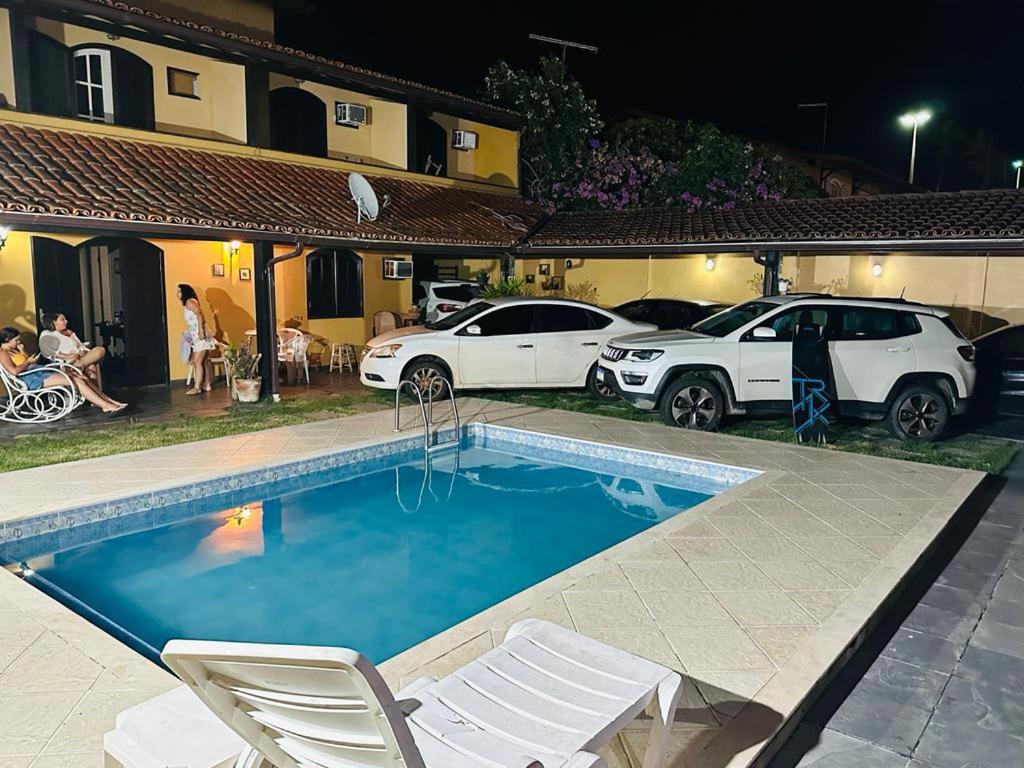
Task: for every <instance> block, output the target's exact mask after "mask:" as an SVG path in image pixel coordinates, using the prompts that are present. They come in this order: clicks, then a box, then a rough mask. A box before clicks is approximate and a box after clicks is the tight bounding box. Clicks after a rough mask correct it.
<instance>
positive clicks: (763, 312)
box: [594, 294, 975, 440]
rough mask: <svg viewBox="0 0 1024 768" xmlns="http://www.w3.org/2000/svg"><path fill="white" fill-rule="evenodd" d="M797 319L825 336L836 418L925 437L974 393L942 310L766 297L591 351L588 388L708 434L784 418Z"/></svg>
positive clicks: (969, 366)
mask: <svg viewBox="0 0 1024 768" xmlns="http://www.w3.org/2000/svg"><path fill="white" fill-rule="evenodd" d="M797 322H812V323H816V324H818V325H821V326H822V328H823V329H824V333H825V335H826V337H827V338H828V346H829V353H830V358H831V363H832V374H833V388H834V394H835V397H836V400H837V401H838V402H837V404H836V405H837V407H838V410H839V414H840V415H842V416H853V417H858V418H868V419H886V420H887V422H888V426H889V429H890V430H891V431H892V432H893V434H895V435H896V436H897V437H900V438H904V439H911V438H913V439H921V440H935V439H937V438H938V437H940V436H941V435H942V434H943V432H944V431H945V430H946V428H947V426H948V424H949V417H950V415H951V414H959V413H963V411H964V410H965V409H966V406H967V400H968V398H969V397H970V395H971V391H972V390H973V388H974V379H975V368H974V347H973V346H972V345H971V343H970V342H969V341H967V340H966V339H965V338H964V337H963V336H962V335H961V333H960V332H959V331H958V330H957V329H956V326H955V325H953V322H952V321H951V320H950V318H949V315H948V313H946V312H944V311H942V310H939V309H933V308H931V307H926V306H923V305H920V304H914V303H912V302H908V301H903V300H877V301H876V300H873V299H854V298H834V297H832V296H828V295H808V294H804V295H799V294H798V295H789V296H768V297H764V298H760V299H756V300H754V301H748V302H746V303H744V304H738V305H737V306H735V307H732V308H730V309H727V310H725V311H724V312H719V313H718V314H717V315H712V316H711V317H709V318H707V319H706V320H702V321H701V322H699V323H697V324H696V325H695V326H693V327H692V328H691V329H690V330H687V331H663V332H658V333H637V334H632V335H629V336H619V337H617V338H614V339H612V340H611V341H610V342H609V343H608V344H607V345H606V346H605V347H604V348H603V349H602V350H601V360H600V363H599V367H598V370H597V372H596V373H595V376H594V379H595V386H596V385H597V384H601V385H604V386H605V387H610V388H611V389H613V390H614V391H615V392H616V393H617V394H618V395H619V396H620V397H622V398H623V399H624V400H627V401H628V402H630V403H632V404H633V405H635V406H636V407H637V408H642V409H645V410H654V409H658V411H659V412H660V414H661V418H662V420H663V421H664V422H665V423H666V424H669V425H673V426H681V427H688V428H691V429H704V430H713V429H715V428H716V427H717V426H718V424H719V422H720V421H721V419H722V417H723V416H726V415H734V414H755V413H789V412H791V409H792V405H791V403H792V391H791V386H792V384H791V381H792V374H791V371H792V357H793V355H792V340H793V328H794V326H795V325H796V324H797Z"/></svg>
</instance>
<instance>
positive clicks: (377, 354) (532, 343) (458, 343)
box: [359, 297, 656, 397]
mask: <svg viewBox="0 0 1024 768" xmlns="http://www.w3.org/2000/svg"><path fill="white" fill-rule="evenodd" d="M653 330H656V328H655V326H653V325H650V324H648V323H634V322H632V321H630V320H626V319H625V318H623V317H619V316H618V315H616V314H615V313H614V312H609V311H608V310H605V309H601V308H600V307H595V306H592V305H590V304H584V303H582V302H577V301H566V300H562V299H544V298H540V299H538V298H523V297H516V298H501V299H486V300H478V301H476V302H474V303H473V304H470V305H468V306H466V307H465V308H463V309H461V310H459V311H458V312H456V313H455V314H453V315H450V316H449V317H446V318H443V319H441V320H438V321H437V322H435V323H429V324H427V325H425V326H424V325H421V326H413V327H410V328H397V329H395V330H393V331H388V332H387V333H382V334H381V335H380V336H377V337H375V338H373V339H370V341H369V342H367V344H366V348H365V349H364V350H363V358H362V361H361V362H360V365H359V378H360V380H361V381H362V382H363V384H366V385H367V386H370V387H377V388H379V389H395V388H397V387H398V385H399V383H400V382H401V381H403V380H408V381H412V382H413V383H415V384H416V385H417V386H418V387H419V388H420V391H422V392H427V391H428V390H429V391H430V392H431V393H432V394H433V396H435V397H437V396H438V395H441V394H444V392H443V384H442V383H441V377H444V378H445V379H447V380H448V381H450V382H452V385H453V386H454V387H455V389H465V388H481V389H486V388H501V387H566V388H569V387H585V386H587V385H588V384H589V383H591V379H592V377H593V375H594V371H595V370H596V368H597V356H598V353H599V352H600V350H601V347H602V346H603V345H604V344H605V343H606V342H607V341H608V340H609V339H610V338H612V337H613V336H621V335H623V334H628V333H640V332H644V331H653Z"/></svg>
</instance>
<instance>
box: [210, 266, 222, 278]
mask: <svg viewBox="0 0 1024 768" xmlns="http://www.w3.org/2000/svg"><path fill="white" fill-rule="evenodd" d="M210 274H211V275H213V276H214V277H224V265H223V264H211V265H210Z"/></svg>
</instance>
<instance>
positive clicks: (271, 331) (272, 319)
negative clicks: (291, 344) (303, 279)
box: [263, 242, 306, 403]
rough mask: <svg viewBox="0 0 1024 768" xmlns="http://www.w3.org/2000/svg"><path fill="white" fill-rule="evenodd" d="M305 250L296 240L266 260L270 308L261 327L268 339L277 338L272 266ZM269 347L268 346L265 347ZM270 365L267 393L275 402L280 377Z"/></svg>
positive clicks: (278, 399) (279, 397)
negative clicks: (291, 247) (286, 248)
mask: <svg viewBox="0 0 1024 768" xmlns="http://www.w3.org/2000/svg"><path fill="white" fill-rule="evenodd" d="M305 250H306V246H305V245H304V244H303V243H300V242H296V243H295V247H294V248H293V249H292V250H291V252H289V253H286V254H283V255H281V256H275V257H274V258H272V259H270V260H268V261H267V263H266V265H265V269H266V271H267V306H268V307H269V308H270V312H269V320H268V321H267V326H268V327H267V328H264V329H263V332H264V333H266V334H268V336H267V338H268V339H272V340H273V339H276V338H277V292H276V290H275V288H274V267H276V266H277V265H278V264H279V263H280V262H282V261H288V260H289V259H297V258H298V257H299V256H301V255H302V254H303V252H304V251H305ZM265 348H267V349H269V347H265ZM271 363H272V364H271V366H270V386H269V389H268V394H269V395H270V396H271V397H272V398H273V399H274V402H275V403H279V402H281V393H280V380H279V379H280V377H279V376H278V372H277V361H276V360H273V361H271Z"/></svg>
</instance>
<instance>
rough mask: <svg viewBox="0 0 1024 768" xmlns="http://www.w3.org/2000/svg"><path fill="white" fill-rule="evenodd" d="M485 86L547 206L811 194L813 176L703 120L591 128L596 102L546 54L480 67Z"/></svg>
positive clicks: (707, 203) (705, 203) (530, 183)
mask: <svg viewBox="0 0 1024 768" xmlns="http://www.w3.org/2000/svg"><path fill="white" fill-rule="evenodd" d="M485 92H486V96H487V97H488V98H489V99H490V100H491V101H492V102H494V103H495V104H498V105H499V106H503V107H506V108H509V109H512V110H514V111H516V112H518V113H519V114H521V115H522V116H523V117H524V118H525V120H526V127H525V129H524V132H523V137H522V144H521V156H522V163H523V172H524V176H525V178H524V181H525V189H526V191H527V194H528V195H529V196H530V197H531V198H532V199H534V200H536V201H537V202H539V203H540V204H542V205H543V206H544V207H545V208H546V209H547V210H549V211H556V210H566V209H569V210H572V209H587V208H610V209H614V210H624V209H627V208H637V207H643V206H661V205H683V206H686V208H687V209H688V210H690V211H700V210H707V209H724V210H727V209H729V208H734V207H736V206H737V205H742V204H745V203H750V202H756V201H762V200H779V199H782V198H784V197H817V196H819V195H820V191H819V189H818V187H817V186H816V185H815V184H814V183H813V181H811V180H810V179H808V178H807V177H806V176H805V175H804V174H802V173H800V172H799V171H797V170H795V169H792V168H789V167H787V166H786V165H784V164H783V162H782V160H781V158H779V157H777V156H774V155H772V154H771V153H769V152H768V151H767V150H765V149H764V148H763V147H760V146H758V145H756V144H753V143H752V142H749V141H746V140H743V139H740V138H738V137H736V136H732V135H729V134H726V133H723V132H722V131H720V130H719V129H718V128H717V127H715V126H714V125H711V124H708V123H698V122H692V121H678V120H671V119H646V118H645V119H635V120H627V121H625V122H623V123H620V124H617V125H615V126H614V127H612V128H611V129H610V130H609V131H608V132H607V134H605V135H604V136H603V137H601V134H600V132H601V129H602V127H603V126H602V123H601V119H600V117H599V115H598V112H597V105H596V104H595V102H594V101H593V100H592V99H589V98H587V96H586V94H585V93H584V91H583V88H582V87H581V86H580V84H579V83H578V82H577V81H576V80H575V79H573V77H572V75H571V74H570V73H569V72H568V71H567V70H566V68H565V66H564V65H563V64H562V62H561V61H559V60H558V59H555V58H551V57H546V58H542V59H541V60H540V64H539V66H538V68H537V69H536V70H516V69H513V68H512V67H510V66H509V65H508V64H506V63H505V62H499V63H498V64H496V65H494V66H493V67H492V68H491V70H490V72H489V73H488V75H487V79H486V86H485Z"/></svg>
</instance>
